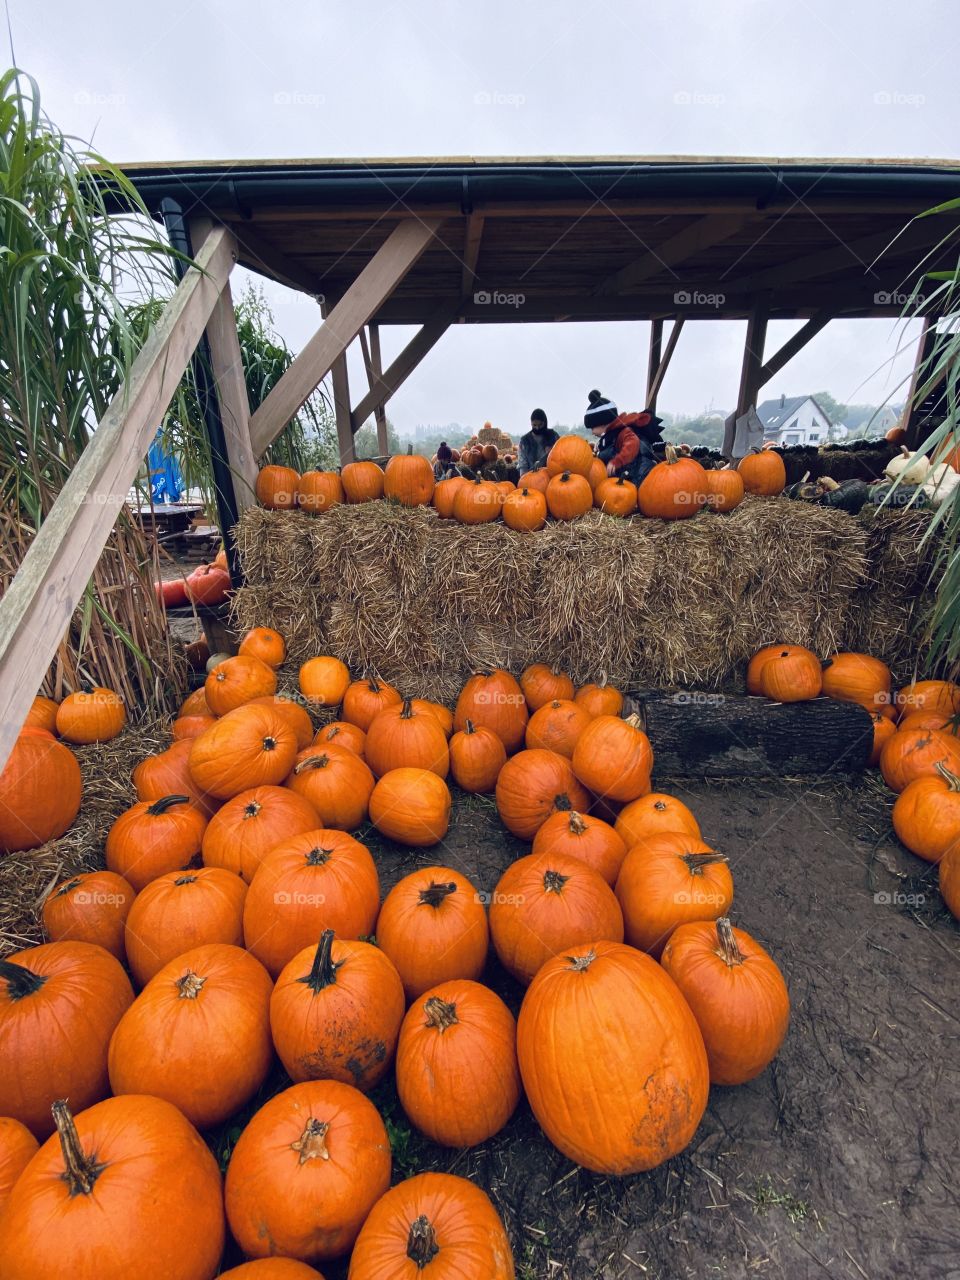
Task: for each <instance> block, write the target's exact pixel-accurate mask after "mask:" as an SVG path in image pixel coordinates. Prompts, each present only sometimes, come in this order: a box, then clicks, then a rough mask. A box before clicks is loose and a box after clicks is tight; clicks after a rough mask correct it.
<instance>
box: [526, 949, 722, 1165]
mask: <svg viewBox="0 0 960 1280" xmlns="http://www.w3.org/2000/svg"><path fill="white" fill-rule="evenodd" d="M517 1052H518V1056H519V1059H520V1074H521V1076H522V1078H523V1086H524V1089H525V1090H526V1094H527V1098H528V1100H529V1102H530V1106H531V1108H532V1110H533V1114H534V1115H535V1116H536V1118H537V1121H538V1122H539V1124H540V1127H541V1128H542V1129H543V1131H544V1133H545V1134H546V1135H547V1137H548V1138H549V1139H550V1141H551V1142H552V1143H553V1144H554V1146H555V1147H558V1148H559V1150H560V1151H562V1152H563V1154H564V1155H566V1156H568V1157H569V1158H570V1159H571V1160H575V1161H576V1162H577V1164H580V1165H583V1166H584V1167H585V1168H587V1169H592V1170H593V1171H594V1172H595V1173H606V1174H616V1175H618V1176H623V1175H624V1174H630V1173H639V1172H641V1171H643V1170H645V1169H653V1168H655V1167H656V1166H657V1165H659V1164H662V1163H663V1162H664V1161H665V1160H669V1159H670V1157H671V1156H674V1155H677V1154H678V1153H679V1152H680V1151H682V1150H683V1149H684V1147H685V1146H686V1145H687V1143H688V1142H689V1141H690V1139H691V1138H692V1137H693V1135H694V1133H695V1132H696V1129H697V1126H698V1125H699V1123H700V1119H701V1117H702V1116H703V1113H704V1110H705V1108H706V1105H707V1094H708V1092H709V1086H710V1081H709V1068H708V1065H707V1054H706V1050H705V1049H704V1045H703V1037H702V1035H701V1034H700V1029H699V1027H698V1026H697V1023H696V1020H695V1018H694V1016H693V1014H692V1013H691V1012H690V1008H689V1006H688V1005H687V1002H686V1001H685V1000H684V998H683V996H682V995H681V994H680V992H679V990H678V989H677V986H676V984H675V983H674V982H673V980H672V979H671V978H669V977H668V976H667V974H666V973H665V972H664V971H663V969H662V968H661V967H660V965H658V964H657V963H656V962H655V961H654V960H651V958H650V957H649V956H645V955H643V954H641V953H640V952H638V951H635V950H634V949H633V948H632V947H627V946H624V945H623V944H622V943H616V942H599V941H598V942H594V943H586V944H582V945H580V946H578V947H573V948H571V950H570V951H569V953H567V954H564V955H559V956H555V957H554V959H552V960H548V961H547V963H546V964H545V965H544V966H543V968H542V969H541V970H540V972H539V973H538V974H537V976H536V977H535V978H534V980H533V982H532V983H531V984H530V987H529V989H528V991H527V993H526V995H525V996H524V999H523V1005H522V1006H521V1009H520V1017H519V1019H518V1023H517Z"/></svg>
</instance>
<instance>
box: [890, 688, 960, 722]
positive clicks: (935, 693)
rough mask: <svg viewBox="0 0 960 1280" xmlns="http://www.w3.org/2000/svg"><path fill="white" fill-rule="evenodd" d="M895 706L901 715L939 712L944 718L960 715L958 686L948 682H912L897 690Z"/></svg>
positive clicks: (959, 689) (959, 690)
mask: <svg viewBox="0 0 960 1280" xmlns="http://www.w3.org/2000/svg"><path fill="white" fill-rule="evenodd" d="M896 705H897V708H898V709H899V711H900V714H901V715H907V714H908V713H909V712H911V711H940V712H942V713H943V715H945V716H955V715H960V685H957V684H954V683H953V682H952V681H950V680H914V682H913V683H912V684H908V685H905V686H904V687H903V688H902V689H900V690H898V692H897V696H896Z"/></svg>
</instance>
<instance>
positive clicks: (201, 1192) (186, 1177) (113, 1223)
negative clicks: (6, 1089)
mask: <svg viewBox="0 0 960 1280" xmlns="http://www.w3.org/2000/svg"><path fill="white" fill-rule="evenodd" d="M77 1105H78V1106H79V1104H77ZM53 1106H54V1119H55V1121H56V1126H57V1129H58V1131H59V1133H58V1137H57V1138H51V1139H50V1141H49V1142H47V1143H45V1144H44V1146H43V1147H41V1149H40V1150H39V1151H38V1152H37V1154H36V1156H35V1157H34V1158H33V1160H31V1162H30V1164H29V1165H28V1166H27V1168H26V1169H25V1170H24V1171H23V1173H22V1174H21V1176H20V1178H19V1180H18V1182H17V1184H16V1186H15V1187H14V1188H13V1191H12V1193H11V1195H10V1200H9V1202H8V1205H7V1212H6V1216H5V1219H4V1232H3V1236H2V1238H0V1274H2V1275H3V1277H4V1280H38V1277H40V1276H70V1277H71V1280H129V1278H130V1277H131V1276H142V1275H150V1276H156V1277H160V1276H176V1277H177V1278H178V1280H210V1277H211V1276H212V1275H214V1274H215V1273H216V1270H217V1268H218V1266H219V1265H220V1255H221V1253H222V1252H223V1242H224V1222H223V1189H222V1184H221V1180H220V1170H219V1169H218V1168H217V1162H216V1160H215V1159H214V1158H213V1156H212V1154H211V1153H210V1149H209V1148H208V1147H207V1144H206V1143H205V1142H204V1141H203V1139H202V1138H201V1137H200V1135H199V1134H198V1133H197V1131H196V1129H194V1128H193V1126H192V1125H191V1124H190V1123H189V1121H188V1120H186V1119H185V1118H184V1117H183V1116H182V1115H181V1114H180V1113H179V1111H177V1109H176V1107H172V1106H170V1104H169V1103H168V1102H164V1101H162V1100H161V1099H160V1098H149V1097H135V1098H107V1099H106V1101H105V1102H100V1103H98V1104H97V1105H96V1106H94V1107H90V1108H89V1109H88V1110H85V1111H80V1112H79V1114H78V1115H77V1117H76V1120H74V1117H73V1115H72V1114H71V1112H70V1109H69V1107H68V1106H67V1104H66V1102H63V1101H57V1102H55V1103H54V1104H53ZM185 1188H189V1192H188V1197H189V1211H188V1210H187V1208H186V1207H185V1206H186V1204H187V1201H186V1200H185V1196H184V1189H185Z"/></svg>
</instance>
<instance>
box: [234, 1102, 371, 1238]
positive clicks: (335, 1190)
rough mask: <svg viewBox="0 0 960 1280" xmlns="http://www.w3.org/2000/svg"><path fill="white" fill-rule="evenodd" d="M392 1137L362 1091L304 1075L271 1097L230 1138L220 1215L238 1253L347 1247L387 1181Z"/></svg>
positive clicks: (355, 1236)
mask: <svg viewBox="0 0 960 1280" xmlns="http://www.w3.org/2000/svg"><path fill="white" fill-rule="evenodd" d="M390 1166H391V1158H390V1140H389V1138H388V1137H387V1131H386V1129H385V1128H384V1125H383V1121H382V1120H381V1119H380V1115H379V1112H378V1111H377V1109H376V1107H375V1106H374V1105H373V1103H372V1102H370V1100H369V1099H368V1098H365V1097H364V1095H363V1094H362V1093H360V1092H359V1090H357V1089H354V1088H353V1087H352V1086H351V1085H348V1084H341V1083H340V1081H339V1080H306V1081H303V1082H302V1083H301V1084H295V1085H293V1086H292V1087H291V1088H289V1089H285V1090H284V1091H283V1092H282V1093H278V1094H277V1095H276V1097H273V1098H271V1099H270V1101H269V1102H268V1103H266V1104H265V1105H264V1106H263V1107H261V1108H260V1110H259V1111H258V1112H257V1113H256V1115H255V1116H254V1117H253V1119H252V1120H251V1121H250V1123H249V1124H248V1125H247V1127H246V1128H245V1129H244V1131H243V1133H241V1135H240V1137H239V1139H238V1140H237V1145H236V1146H235V1147H234V1149H233V1154H232V1156H231V1157H230V1164H229V1166H228V1168H227V1181H226V1207H227V1219H228V1221H229V1223H230V1230H231V1231H232V1232H233V1235H234V1238H235V1239H236V1241H237V1243H238V1244H239V1246H240V1248H241V1249H242V1250H243V1252H244V1253H245V1254H247V1255H248V1256H250V1257H252V1258H264V1257H267V1256H268V1255H269V1254H272V1253H281V1254H284V1255H285V1256H287V1257H291V1258H299V1259H300V1260H301V1261H302V1262H320V1261H323V1260H324V1259H326V1258H336V1257H340V1256H341V1255H342V1254H344V1253H346V1252H347V1251H348V1250H349V1249H350V1246H351V1245H352V1244H353V1242H354V1240H355V1239H356V1238H357V1233H358V1232H359V1230H360V1227H361V1225H362V1223H363V1221H364V1219H365V1218H366V1216H367V1214H368V1213H369V1212H370V1210H371V1208H372V1207H373V1205H374V1204H375V1203H376V1201H377V1200H378V1199H379V1198H380V1196H381V1195H383V1193H384V1191H386V1189H387V1187H388V1186H389V1185H390Z"/></svg>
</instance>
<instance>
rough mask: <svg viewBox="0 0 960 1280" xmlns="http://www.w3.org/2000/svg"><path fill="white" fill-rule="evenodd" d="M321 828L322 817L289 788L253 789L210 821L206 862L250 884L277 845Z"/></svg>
mask: <svg viewBox="0 0 960 1280" xmlns="http://www.w3.org/2000/svg"><path fill="white" fill-rule="evenodd" d="M319 826H320V816H319V814H318V813H317V811H316V809H315V808H314V807H313V805H312V804H311V803H310V801H309V800H307V799H306V798H305V797H304V796H301V795H297V793H296V792H295V791H291V790H290V788H289V787H251V788H250V789H249V790H248V791H241V792H240V794H239V795H236V796H234V797H233V798H232V799H230V800H228V801H227V803H226V804H225V805H223V806H222V807H221V808H220V809H218V810H217V812H216V813H215V814H214V815H213V817H212V818H211V819H210V821H209V823H208V824H207V829H206V831H204V833H203V845H202V852H203V863H204V866H206V867H219V868H221V869H222V870H224V871H229V872H230V874H231V875H233V876H238V877H239V878H240V879H241V880H243V881H244V882H245V883H246V884H249V883H250V881H251V880H252V879H253V877H254V876H255V875H256V873H257V868H258V867H259V866H260V863H261V862H262V861H263V859H264V858H265V857H266V856H267V854H268V853H270V852H271V851H272V850H273V849H275V848H276V847H277V845H278V844H281V843H282V842H283V841H284V840H290V839H291V838H292V837H293V836H298V835H301V834H302V833H303V832H304V831H314V830H316V828H317V827H319Z"/></svg>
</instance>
